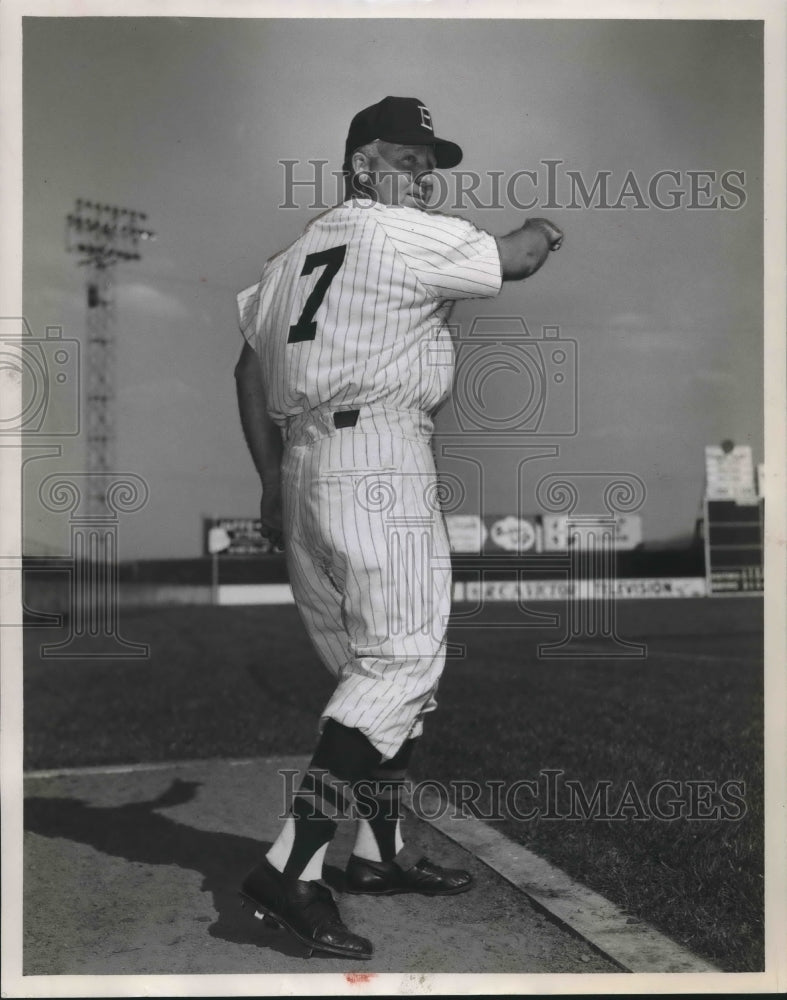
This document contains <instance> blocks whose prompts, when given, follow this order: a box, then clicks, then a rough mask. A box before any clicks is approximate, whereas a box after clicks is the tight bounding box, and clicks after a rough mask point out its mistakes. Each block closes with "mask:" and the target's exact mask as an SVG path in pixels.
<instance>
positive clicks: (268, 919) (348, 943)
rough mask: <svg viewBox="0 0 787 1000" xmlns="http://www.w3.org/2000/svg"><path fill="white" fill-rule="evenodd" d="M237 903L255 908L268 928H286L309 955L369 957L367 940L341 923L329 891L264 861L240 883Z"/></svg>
mask: <svg viewBox="0 0 787 1000" xmlns="http://www.w3.org/2000/svg"><path fill="white" fill-rule="evenodd" d="M240 896H241V902H242V904H243V905H245V904H246V903H247V902H248V903H250V904H251V905H252V906H253V907H254V908H255V911H256V912H255V914H254V915H255V916H256V917H259V918H260V919H262V920H263V922H264V923H266V924H268V926H275V927H286V928H287V930H288V931H289V932H290V933H291V934H293V935H294V936H295V937H296V938H298V940H299V941H300V942H302V943H303V944H304V945H306V948H307V949H308V957H311V955H312V952H315V951H321V952H327V953H328V954H329V955H341V956H342V957H343V958H364V959H365V958H371V956H372V952H373V951H374V948H373V946H372V943H371V941H367V940H366V938H362V937H359V936H358V935H357V934H353V933H352V932H351V931H349V930H348V929H347V928H346V927H345V926H344V924H343V923H342V918H341V917H340V915H339V909H338V907H337V906H336V903H335V902H334V898H333V896H332V895H331V890H330V889H328V888H327V887H326V886H324V885H321V884H320V883H319V882H306V881H302V880H301V879H296V878H292V877H291V876H288V875H283V874H282V873H281V872H280V871H277V870H276V869H275V868H274V867H273V865H272V864H271V863H270V862H269V861H268V860H267V858H264V859H263V860H262V861H261V862H260V864H259V865H257V867H256V868H255V869H254V870H253V871H251V872H249V874H248V875H247V876H246V878H245V879H244V880H243V884H242V886H241V890H240Z"/></svg>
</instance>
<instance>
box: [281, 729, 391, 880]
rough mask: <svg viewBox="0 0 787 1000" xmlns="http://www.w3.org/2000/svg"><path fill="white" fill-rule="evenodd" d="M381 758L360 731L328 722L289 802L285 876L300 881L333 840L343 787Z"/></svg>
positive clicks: (343, 804)
mask: <svg viewBox="0 0 787 1000" xmlns="http://www.w3.org/2000/svg"><path fill="white" fill-rule="evenodd" d="M380 756H381V755H380V752H379V751H378V750H375V748H374V747H373V746H372V744H371V743H370V742H369V740H368V739H367V738H366V737H365V736H364V735H363V733H361V732H360V731H359V730H357V729H350V728H349V727H347V726H342V725H341V724H340V723H338V722H335V721H334V720H333V719H329V720H328V721H327V723H326V725H325V728H324V729H323V732H322V736H321V737H320V741H319V743H318V744H317V749H316V750H315V752H314V756H313V757H312V761H311V764H310V765H309V769H308V771H307V772H306V774H305V776H304V779H303V781H302V782H301V786H300V788H299V790H298V792H297V793H296V795H295V798H294V799H293V802H292V809H291V815H292V816H293V817H294V819H295V825H294V836H293V841H292V847H291V848H290V853H289V856H288V858H287V861H286V863H285V865H284V874H285V875H290V876H292V877H293V878H299V877H300V876H301V874H302V873H303V871H304V870H305V869H306V867H307V865H308V864H309V862H310V861H311V859H312V858H313V857H314V855H315V854H316V853H317V851H319V850H320V848H321V847H323V846H324V845H326V844H328V843H329V842H330V841H331V840H332V839H333V836H334V834H335V832H336V823H335V822H334V820H333V818H332V817H334V816H337V815H342V814H343V813H344V812H345V811H346V807H347V801H346V795H345V788H346V786H347V785H348V784H352V783H353V782H354V781H356V780H357V779H358V778H359V777H360V776H361V775H362V774H368V773H369V772H370V771H371V770H373V769H374V768H375V767H376V766H377V765H378V764H379V763H380ZM343 786H344V787H343Z"/></svg>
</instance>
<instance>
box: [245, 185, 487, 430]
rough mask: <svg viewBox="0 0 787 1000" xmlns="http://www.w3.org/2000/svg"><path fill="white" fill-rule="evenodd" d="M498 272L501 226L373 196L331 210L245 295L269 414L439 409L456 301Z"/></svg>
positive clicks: (476, 293)
mask: <svg viewBox="0 0 787 1000" xmlns="http://www.w3.org/2000/svg"><path fill="white" fill-rule="evenodd" d="M501 281H502V276H501V267H500V258H499V254H498V250H497V245H496V242H495V239H494V237H492V236H491V235H490V234H489V233H486V232H484V231H483V230H480V229H477V228H476V227H475V226H473V225H472V224H471V223H469V222H467V221H466V220H463V219H458V218H455V217H452V216H447V215H440V214H432V213H428V212H422V211H419V210H418V209H415V208H410V207H407V206H387V205H382V204H380V203H378V202H373V201H371V200H369V199H356V200H349V201H346V202H344V203H343V204H342V205H339V206H337V207H336V208H333V209H331V210H330V211H328V212H326V213H325V214H323V215H322V216H320V217H318V218H317V219H315V220H314V221H313V222H312V223H311V224H310V225H309V226H308V227H307V228H306V230H305V231H304V233H303V234H302V235H301V237H300V238H299V239H298V240H296V242H295V243H294V244H292V246H290V247H289V248H288V249H287V250H284V251H283V252H282V253H280V254H278V255H277V256H276V257H274V258H272V259H271V260H270V261H269V262H268V264H267V265H266V267H265V269H264V271H263V274H262V278H261V279H260V281H259V282H258V283H257V284H256V285H253V286H251V287H250V288H247V289H245V290H244V291H243V292H241V293H240V295H239V296H238V307H239V311H240V319H241V330H242V332H243V334H244V336H245V338H246V339H247V340H248V342H249V343H250V344H251V346H252V347H253V348H254V349H255V351H256V352H257V354H258V356H259V357H260V359H261V362H262V370H263V380H264V384H265V392H266V399H267V401H268V409H269V412H270V414H271V416H272V418H273V419H274V420H275V421H276V422H277V423H279V424H284V422H285V421H286V419H287V418H288V417H291V416H294V415H296V414H298V413H301V412H303V411H304V410H311V409H314V408H315V407H318V406H329V407H332V408H341V407H347V406H360V405H364V404H366V405H369V404H377V405H380V406H385V407H388V408H393V409H404V410H407V409H415V410H422V411H425V412H431V411H433V410H434V409H436V408H437V406H438V405H439V404H440V403H441V402H442V400H443V399H444V398H445V396H446V395H447V393H448V392H449V390H450V387H451V379H452V374H453V372H452V368H453V365H452V363H451V362H452V358H453V352H452V348H451V341H450V337H449V334H448V330H447V327H446V321H447V319H448V315H449V311H450V308H451V301H452V300H454V299H460V298H475V297H486V296H491V295H496V294H497V292H498V291H499V290H500V286H501ZM425 345H432V346H433V347H435V346H436V347H437V348H438V350H437V351H436V352H434V351H431V350H430V351H429V352H428V356H427V353H426V352H425V349H424V348H425ZM436 357H439V358H440V363H439V364H438V363H435V362H434V359H435V358H436Z"/></svg>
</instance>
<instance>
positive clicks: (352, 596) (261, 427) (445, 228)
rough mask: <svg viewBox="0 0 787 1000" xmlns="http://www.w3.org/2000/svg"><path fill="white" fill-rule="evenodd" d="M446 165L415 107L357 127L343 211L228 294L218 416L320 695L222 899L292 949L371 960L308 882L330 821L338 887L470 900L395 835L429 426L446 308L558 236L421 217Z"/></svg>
mask: <svg viewBox="0 0 787 1000" xmlns="http://www.w3.org/2000/svg"><path fill="white" fill-rule="evenodd" d="M461 157H462V151H461V149H460V148H459V146H457V145H456V144H455V143H453V142H448V141H447V140H444V139H439V138H437V137H436V135H435V132H434V126H433V122H432V116H431V114H430V112H429V110H428V109H427V107H426V106H425V105H424V104H423V103H422V102H421V101H420V100H418V99H417V98H404V97H386V98H385V99H384V100H382V101H380V102H379V103H378V104H375V105H373V106H372V107H369V108H366V109H364V110H363V111H361V112H359V113H358V114H357V115H356V116H355V118H354V119H353V121H352V123H351V125H350V130H349V134H348V137H347V143H346V149H345V163H344V170H345V177H346V193H347V198H346V200H345V201H344V202H343V203H342V204H341V205H338V206H337V207H336V208H333V209H331V210H329V211H328V212H326V213H325V214H323V215H321V216H319V217H318V218H317V219H315V220H314V221H313V222H311V223H310V224H309V225H308V226H307V227H306V230H305V231H304V232H303V234H302V235H301V236H300V237H299V238H298V239H297V240H296V241H295V243H293V245H292V246H290V247H289V248H288V249H286V250H284V251H283V252H281V253H279V254H278V255H277V256H275V257H273V258H272V259H271V260H269V261H268V263H267V264H266V266H265V269H264V271H263V273H262V277H261V279H260V281H259V282H258V283H257V284H256V285H254V286H252V287H251V288H248V289H246V290H245V291H244V292H241V293H240V295H239V296H238V306H239V312H240V326H241V331H242V333H243V336H244V346H243V351H242V353H241V356H240V359H239V361H238V364H237V366H236V369H235V375H236V381H237V388H238V404H239V409H240V415H241V423H242V426H243V430H244V434H245V437H246V441H247V443H248V446H249V450H250V452H251V455H252V458H253V460H254V463H255V466H256V468H257V471H258V473H259V475H260V478H261V481H262V503H261V517H262V524H263V533H264V534H265V535H266V536H267V537H269V538H271V539H272V540H273V541H274V543H276V544H283V546H284V549H285V552H286V558H287V567H288V572H289V579H290V583H291V585H292V590H293V594H294V596H295V601H296V604H297V607H298V610H299V612H300V614H301V617H302V619H303V622H304V625H305V627H306V629H307V631H308V633H309V635H310V637H311V639H312V642H313V644H314V646H315V648H316V650H317V652H318V653H319V655H320V658H321V659H322V660H323V662H324V663H325V665H326V666H327V668H328V669H329V670H330V671H331V673H332V674H333V676H334V677H335V678H336V682H337V683H336V689H335V691H334V694H333V696H332V697H331V699H330V701H329V702H328V704H327V705H326V707H325V709H324V711H323V713H322V716H321V722H320V738H319V741H318V744H317V748H316V750H315V753H314V756H313V758H312V761H311V764H310V767H309V769H308V771H307V773H306V775H305V778H304V780H303V782H302V784H301V787H300V789H299V791H298V792H297V794H296V796H295V798H294V800H293V803H292V808H291V813H290V815H289V816H288V818H287V819H286V820H285V822H284V825H283V827H282V829H281V832H280V834H279V836H278V838H277V839H276V841H275V842H274V844H273V845H272V847H271V849H270V850H269V851H268V853H267V855H266V857H265V858H264V859H263V861H262V862H261V863H260V864H259V865H258V866H257V867H256V868H255V869H254V870H253V871H252V872H251V873H250V874H249V875H248V876H247V877H246V879H245V881H244V883H243V886H242V890H241V892H242V896H243V897H244V898H245V899H247V900H248V901H250V902H251V904H252V905H253V906H254V907H255V908H256V910H257V911H258V913H261V914H263V915H264V916H265V917H266V919H267V920H268V921H269V922H273V923H276V924H278V925H282V926H284V927H286V928H287V929H289V930H290V931H291V932H292V933H293V934H295V935H296V937H298V938H299V939H300V940H301V941H302V942H303V943H304V944H305V945H306V946H307V948H308V949H309V951H310V953H311V950H318V951H323V952H327V953H329V954H334V955H341V956H346V957H351V958H368V957H369V956H370V955H371V953H372V945H371V943H370V942H369V941H367V940H366V939H364V938H363V937H360V936H358V935H356V934H353V933H352V932H351V931H350V930H348V929H347V928H346V927H345V926H344V924H343V923H342V921H341V918H340V916H339V912H338V909H337V907H336V904H335V901H334V899H333V897H332V895H331V892H330V890H329V889H328V888H327V887H326V886H324V885H322V884H321V883H320V882H319V881H318V880H319V879H320V878H321V876H322V863H323V858H324V856H325V852H326V849H327V846H328V843H329V842H330V840H331V838H332V837H333V834H334V831H335V829H336V822H335V820H334V818H333V817H335V816H337V815H340V814H342V812H343V811H344V809H345V808H346V807H347V806H348V805H351V806H352V813H353V815H355V816H356V817H357V820H358V828H357V837H356V842H355V846H354V849H353V854H352V856H351V858H350V860H349V863H348V867H347V871H346V880H345V881H346V888H347V890H348V891H350V892H356V893H368V894H391V893H400V892H418V893H423V894H427V895H446V894H453V893H458V892H463V891H465V890H466V889H469V888H470V885H471V876H470V875H469V874H468V873H467V872H464V871H459V870H449V869H445V868H441V867H440V866H438V865H436V864H434V863H432V862H431V861H429V860H427V859H425V858H423V857H422V856H421V855H420V853H419V852H418V851H416V850H415V849H414V848H412V847H411V846H410V845H407V844H405V843H404V842H403V836H402V824H401V810H400V800H401V791H402V785H403V782H404V780H405V773H406V769H407V767H408V764H409V762H410V758H411V755H412V752H413V748H414V746H415V744H416V742H417V740H418V737H419V736H420V735H421V732H422V729H423V719H424V716H425V715H426V714H427V713H428V712H430V711H432V710H433V709H434V708H435V705H436V700H435V695H436V691H437V685H438V681H439V679H440V674H441V672H442V670H443V665H444V658H445V649H444V638H445V630H446V623H447V620H448V615H449V612H450V583H451V579H450V549H449V543H448V538H447V534H446V530H445V523H444V519H443V517H442V514H441V511H440V509H439V505H438V503H437V500H436V490H435V467H434V459H433V454H432V448H431V434H432V429H433V424H432V418H433V415H434V413H435V411H436V410H437V409H438V408H439V406H440V405H441V403H443V402H444V401H445V399H446V398H447V396H448V394H449V392H450V388H451V379H452V375H453V351H452V347H451V341H450V337H449V333H448V329H447V327H446V321H447V319H448V314H449V311H450V309H451V306H452V303H453V301H454V300H456V299H462V298H477V297H478V298H483V297H488V296H494V295H496V294H497V293H498V291H499V290H500V287H501V282H502V281H504V280H517V279H521V278H526V277H528V276H529V275H531V274H533V273H534V272H535V271H537V270H538V269H539V268H540V267H541V265H542V264H543V263H544V261H545V260H546V258H547V257H548V255H549V252H550V250H556V249H558V247H559V246H560V244H561V241H562V233H561V232H560V230H559V229H558V228H557V227H556V226H554V225H553V224H552V223H550V222H548V221H547V220H544V219H530V220H528V221H527V222H526V223H525V224H524V225H523V226H522V228H520V229H518V230H516V231H515V232H513V233H510V234H509V235H507V236H503V237H497V238H496V237H494V236H491V235H490V234H489V233H487V232H484V231H482V230H480V229H477V228H476V227H475V226H473V225H471V224H470V223H469V222H466V221H464V220H462V219H458V218H454V217H450V216H447V215H441V214H438V213H434V212H430V211H428V210H427V205H428V200H429V193H430V189H431V183H430V174H431V173H432V171H433V170H434V169H435V168H450V167H454V166H456V165H457V164H458V163H459V162H460V160H461Z"/></svg>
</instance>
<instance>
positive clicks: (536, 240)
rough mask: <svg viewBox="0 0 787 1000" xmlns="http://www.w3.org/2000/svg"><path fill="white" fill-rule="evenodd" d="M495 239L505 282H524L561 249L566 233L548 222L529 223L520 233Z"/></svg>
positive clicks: (529, 220)
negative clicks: (550, 254)
mask: <svg viewBox="0 0 787 1000" xmlns="http://www.w3.org/2000/svg"><path fill="white" fill-rule="evenodd" d="M496 239H497V249H498V252H499V254H500V266H501V268H502V272H503V280H504V281H521V279H522V278H529V277H530V275H531V274H535V273H536V271H537V270H538V269H539V268H540V267H541V265H542V264H543V263H544V261H545V260H546V259H547V257H549V253H550V251H551V250H559V249H560V247H561V246H562V244H563V230H562V229H559V228H558V227H557V226H556V225H555V223H554V222H550V221H549V219H528V220H527V222H525V224H524V225H523V226H522V228H521V229H516V230H514V232H513V233H509V234H508V236H498V237H496Z"/></svg>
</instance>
